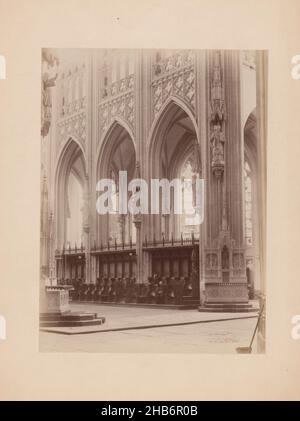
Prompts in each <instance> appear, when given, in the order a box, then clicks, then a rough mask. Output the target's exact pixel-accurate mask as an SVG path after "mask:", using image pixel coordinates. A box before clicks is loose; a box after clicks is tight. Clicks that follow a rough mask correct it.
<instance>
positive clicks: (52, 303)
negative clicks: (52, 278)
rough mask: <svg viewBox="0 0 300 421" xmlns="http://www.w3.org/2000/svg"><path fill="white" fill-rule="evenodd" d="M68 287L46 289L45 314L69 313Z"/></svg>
mask: <svg viewBox="0 0 300 421" xmlns="http://www.w3.org/2000/svg"><path fill="white" fill-rule="evenodd" d="M70 289H72V287H70V286H68V285H62V286H51V287H46V312H47V313H56V314H57V313H60V314H62V313H66V312H69V311H70V304H69V290H70Z"/></svg>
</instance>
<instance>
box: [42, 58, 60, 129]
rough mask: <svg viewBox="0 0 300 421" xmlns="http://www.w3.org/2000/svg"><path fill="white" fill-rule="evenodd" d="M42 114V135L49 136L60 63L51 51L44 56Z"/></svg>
mask: <svg viewBox="0 0 300 421" xmlns="http://www.w3.org/2000/svg"><path fill="white" fill-rule="evenodd" d="M42 64H43V70H42V112H41V135H42V136H43V137H45V136H47V134H48V133H49V129H50V124H51V116H52V92H51V90H52V89H51V88H53V87H54V86H55V82H56V79H57V76H58V74H57V66H58V64H59V61H58V59H57V58H56V57H54V56H53V55H52V54H51V53H50V52H49V51H43V54H42Z"/></svg>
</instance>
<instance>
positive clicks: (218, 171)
mask: <svg viewBox="0 0 300 421" xmlns="http://www.w3.org/2000/svg"><path fill="white" fill-rule="evenodd" d="M225 120H226V106H225V100H224V88H223V80H222V71H221V57H220V52H219V51H216V52H215V53H214V60H213V70H212V81H211V88H210V132H211V134H210V143H211V166H212V170H213V173H214V174H215V176H216V177H218V178H220V177H221V176H222V174H223V171H224V165H225V162H224V160H225V159H224V157H225V153H224V152H225V150H224V146H225V134H224V125H225V124H224V123H225Z"/></svg>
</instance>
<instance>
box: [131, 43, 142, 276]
mask: <svg viewBox="0 0 300 421" xmlns="http://www.w3.org/2000/svg"><path fill="white" fill-rule="evenodd" d="M134 83H135V85H134V91H135V109H134V113H135V116H134V121H135V154H136V170H135V178H141V177H143V174H144V166H143V161H144V159H143V158H144V155H143V150H144V142H143V141H144V108H143V106H144V102H143V93H144V86H143V53H142V51H140V50H139V51H137V53H136V60H135V78H134ZM140 163H142V166H141V167H140ZM133 222H134V225H135V227H136V280H137V282H142V281H143V271H142V268H143V240H142V238H143V215H142V214H137V215H134V219H133Z"/></svg>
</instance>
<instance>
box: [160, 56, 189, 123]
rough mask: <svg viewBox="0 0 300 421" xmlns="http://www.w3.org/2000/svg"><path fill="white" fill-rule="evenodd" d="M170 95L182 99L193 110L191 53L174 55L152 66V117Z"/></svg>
mask: <svg viewBox="0 0 300 421" xmlns="http://www.w3.org/2000/svg"><path fill="white" fill-rule="evenodd" d="M171 95H175V96H178V97H180V98H182V99H184V100H185V101H186V102H187V103H188V104H190V106H191V108H192V109H195V68H194V56H193V54H192V53H191V52H182V53H178V54H175V55H173V56H171V57H167V58H166V59H165V60H162V61H159V62H157V63H155V64H154V66H153V81H152V99H153V108H154V116H156V115H157V113H158V112H159V111H160V109H161V107H162V105H163V104H164V102H165V101H166V100H167V99H168V98H169V97H170V96H171Z"/></svg>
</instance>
